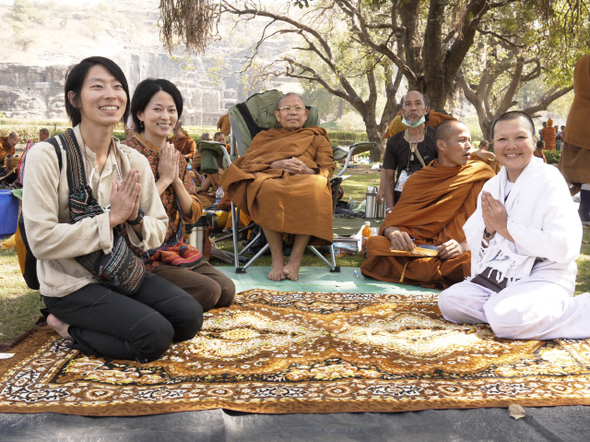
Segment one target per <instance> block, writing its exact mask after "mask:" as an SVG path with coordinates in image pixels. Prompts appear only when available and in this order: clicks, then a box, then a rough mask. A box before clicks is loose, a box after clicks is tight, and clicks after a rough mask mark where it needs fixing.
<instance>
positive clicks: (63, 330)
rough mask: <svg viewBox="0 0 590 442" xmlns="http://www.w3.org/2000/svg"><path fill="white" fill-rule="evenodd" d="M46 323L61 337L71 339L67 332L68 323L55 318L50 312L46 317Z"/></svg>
mask: <svg viewBox="0 0 590 442" xmlns="http://www.w3.org/2000/svg"><path fill="white" fill-rule="evenodd" d="M47 325H48V326H49V327H51V328H52V329H54V330H55V331H56V332H57V334H58V335H60V336H61V337H62V338H64V339H69V340H70V341H73V339H72V337H71V336H70V334H69V333H68V328H69V325H68V324H66V323H65V322H63V321H60V320H59V319H57V317H56V316H55V315H52V314H50V315H49V316H48V317H47Z"/></svg>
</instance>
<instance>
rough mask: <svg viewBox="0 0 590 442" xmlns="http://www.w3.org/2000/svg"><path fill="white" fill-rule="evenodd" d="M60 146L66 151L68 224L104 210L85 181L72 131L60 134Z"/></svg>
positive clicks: (79, 153) (84, 171)
mask: <svg viewBox="0 0 590 442" xmlns="http://www.w3.org/2000/svg"><path fill="white" fill-rule="evenodd" d="M60 139H61V141H62V145H63V147H64V149H65V151H66V157H67V162H68V186H69V188H70V201H69V206H70V223H75V222H77V221H80V220H81V219H83V218H87V217H93V216H95V215H98V214H100V213H103V212H104V210H103V209H102V208H101V207H100V206H99V205H98V203H97V201H96V200H95V199H94V195H93V194H92V189H91V188H90V186H89V185H88V182H87V181H86V170H85V168H84V160H83V159H82V152H80V147H79V146H78V142H77V141H76V135H75V134H74V130H73V129H68V130H66V131H65V132H64V133H62V134H60Z"/></svg>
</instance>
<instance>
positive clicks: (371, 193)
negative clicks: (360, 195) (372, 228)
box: [365, 186, 377, 218]
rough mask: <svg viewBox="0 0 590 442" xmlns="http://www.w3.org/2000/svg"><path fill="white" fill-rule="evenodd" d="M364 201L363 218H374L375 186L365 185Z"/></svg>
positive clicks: (375, 203) (375, 207)
mask: <svg viewBox="0 0 590 442" xmlns="http://www.w3.org/2000/svg"><path fill="white" fill-rule="evenodd" d="M365 201H366V203H365V218H375V215H376V214H377V186H369V187H367V195H366V197H365Z"/></svg>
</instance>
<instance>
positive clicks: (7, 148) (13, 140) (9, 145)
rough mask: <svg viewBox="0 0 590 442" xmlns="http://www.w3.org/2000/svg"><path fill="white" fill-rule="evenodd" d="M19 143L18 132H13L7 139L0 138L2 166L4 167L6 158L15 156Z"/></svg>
mask: <svg viewBox="0 0 590 442" xmlns="http://www.w3.org/2000/svg"><path fill="white" fill-rule="evenodd" d="M19 141H20V136H19V135H18V134H17V133H16V132H11V133H10V134H9V135H8V136H6V137H0V165H4V158H6V157H7V156H9V155H10V156H12V155H14V153H15V152H16V149H15V146H16V145H17V144H18V142H19Z"/></svg>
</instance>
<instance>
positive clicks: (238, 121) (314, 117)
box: [201, 89, 375, 273]
mask: <svg viewBox="0 0 590 442" xmlns="http://www.w3.org/2000/svg"><path fill="white" fill-rule="evenodd" d="M282 96H283V93H282V92H280V91H277V90H274V89H273V90H269V91H266V92H262V93H259V94H254V95H252V96H251V97H250V98H248V99H247V100H246V101H245V102H243V103H239V104H237V105H235V106H233V107H231V108H230V109H229V118H230V125H231V135H230V153H228V152H226V151H225V149H222V150H223V152H220V153H223V154H224V158H225V160H226V161H227V163H228V164H231V161H232V158H233V159H235V158H237V157H238V156H240V155H244V154H245V153H246V151H247V150H248V148H249V147H250V143H251V142H252V139H253V138H254V136H255V135H256V134H257V133H258V132H261V131H262V130H266V129H271V128H276V129H278V128H279V127H280V125H279V123H278V121H277V119H276V118H275V115H274V112H275V110H276V109H277V104H278V102H279V100H280V99H281V97H282ZM306 107H307V109H308V110H309V115H308V117H307V120H306V121H305V124H304V125H303V127H308V126H315V125H317V124H318V122H319V113H318V109H317V108H315V107H311V106H306ZM374 145H375V143H374V142H361V143H356V144H353V145H352V146H350V147H349V149H348V152H347V151H345V150H344V149H340V148H335V149H334V161H338V160H341V159H343V158H346V161H345V163H344V166H343V167H342V170H341V171H340V172H339V173H338V174H337V175H335V176H333V177H332V178H331V179H330V185H331V188H332V195H333V205H332V211H334V209H335V207H336V199H337V195H338V187H339V186H340V184H341V183H342V175H343V173H344V171H345V170H346V168H347V167H348V164H349V162H350V159H351V158H352V156H353V155H355V154H356V155H358V154H359V153H363V152H366V151H368V150H370V149H371V148H372V147H373V146H374ZM201 164H202V163H201ZM201 167H202V166H201ZM231 216H232V236H233V246H234V264H235V268H236V273H245V272H246V269H247V268H248V267H249V266H250V265H251V264H253V263H254V261H256V260H257V259H258V258H259V257H260V256H261V255H262V254H264V253H265V252H266V251H267V250H268V248H269V245H268V243H267V244H266V245H265V246H264V247H263V248H262V249H260V250H259V251H258V252H257V253H256V254H255V255H254V256H253V257H252V258H250V259H249V260H248V261H247V262H246V263H245V264H244V265H240V258H242V259H243V256H242V255H243V254H244V253H245V252H247V251H248V249H249V248H250V247H251V246H252V244H254V243H256V240H257V239H258V238H259V236H261V235H262V234H263V232H262V229H260V232H259V233H258V235H256V236H255V238H254V239H252V240H251V241H250V243H249V244H248V245H247V246H246V247H244V249H242V250H241V251H239V249H238V237H239V233H240V229H239V219H240V213H239V208H236V207H234V203H233V202H232V203H231ZM249 228H251V226H247V227H245V228H244V229H243V230H245V229H249ZM307 248H308V250H310V251H311V252H312V253H313V254H315V255H316V256H317V257H318V258H320V259H321V260H322V261H323V262H324V264H326V265H327V266H328V267H329V268H330V272H339V271H340V267H339V266H337V265H336V256H335V254H334V247H333V245H331V246H330V257H331V261H328V260H327V259H326V258H325V257H324V256H323V255H322V254H321V253H320V252H318V250H317V249H316V248H315V247H314V246H312V245H308V246H307Z"/></svg>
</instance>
